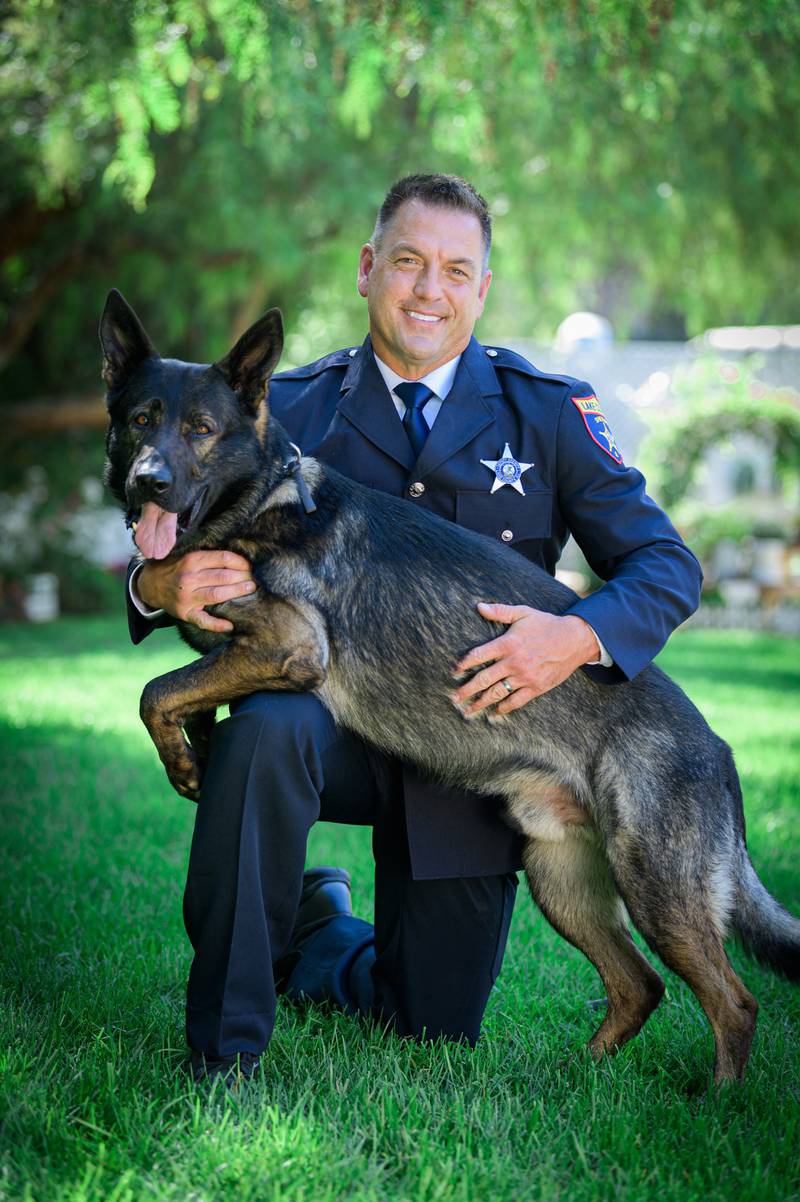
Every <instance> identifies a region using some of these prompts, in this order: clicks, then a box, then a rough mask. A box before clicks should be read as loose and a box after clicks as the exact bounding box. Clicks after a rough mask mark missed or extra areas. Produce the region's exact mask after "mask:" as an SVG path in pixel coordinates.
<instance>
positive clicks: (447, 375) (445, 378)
mask: <svg viewBox="0 0 800 1202" xmlns="http://www.w3.org/2000/svg"><path fill="white" fill-rule="evenodd" d="M372 353H373V355H375V350H374V348H373V351H372ZM375 362H376V363H377V365H378V371H379V372H380V373H381V375H382V376H383V379H384V381H385V383H386V387H387V388H388V389H389V392H391V393H393V392H394V390H395V388H396V386H397V385H398V384H402V383H403V382H404V377H403V376H399V375H398V374H397V372H396V371H393V370H392V368H391V367H389V365H388V363H384V362H383V360H382V359H380V358H378V356H377V355H375ZM460 362H461V356H460V355H456V357H455V359H450V360H449V361H448V362H447V363H442V365H441V366H440V367H435V368H434V369H433V371H429V372H428V374H427V376H423V377H422V379H421V380H420V381H419V383H420V384H426V385H427V387H428V388H430V390H431V392H433V393H435V395H436V396H437V397H439V399H440V400H442V401H443V400H444V398H445V397H446V396H447V394H448V392H449V391H450V389H451V388H452V387H453V381H454V380H455V378H456V371H457V370H458V365H459V363H460Z"/></svg>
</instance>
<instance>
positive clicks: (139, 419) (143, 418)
mask: <svg viewBox="0 0 800 1202" xmlns="http://www.w3.org/2000/svg"><path fill="white" fill-rule="evenodd" d="M133 424H134V425H135V426H149V425H150V418H149V417H148V416H147V414H146V413H137V414H136V417H135V418H134V419H133Z"/></svg>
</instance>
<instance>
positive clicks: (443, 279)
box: [358, 200, 492, 380]
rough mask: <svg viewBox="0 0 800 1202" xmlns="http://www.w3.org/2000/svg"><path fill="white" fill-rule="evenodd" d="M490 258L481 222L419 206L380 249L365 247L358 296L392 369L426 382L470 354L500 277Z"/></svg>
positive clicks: (387, 232) (402, 212) (408, 206)
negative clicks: (487, 265)
mask: <svg viewBox="0 0 800 1202" xmlns="http://www.w3.org/2000/svg"><path fill="white" fill-rule="evenodd" d="M483 255H484V250H483V236H482V231H481V226H480V222H479V221H478V219H477V217H475V216H473V214H472V213H465V212H462V211H461V210H459V209H449V208H444V207H442V206H439V205H435V206H434V205H427V204H423V203H422V202H421V201H418V200H408V201H406V202H405V204H403V205H401V206H400V208H399V209H398V210H397V212H396V213H395V215H394V217H393V218H392V220H391V221H390V222H389V224H388V225H387V226H386V228H385V229H384V231H383V236H382V238H381V240H380V245H379V247H378V248H377V249H376V248H373V246H372V245H371V244H370V243H367V245H366V246H364V247H362V249H361V256H360V259H359V265H358V291H359V292H360V293H361V295H362V296H365V297H366V298H367V307H368V309H369V328H370V334H371V335H372V345H373V347H374V349H375V353H376V354H377V355H378V356H379V357H380V358H381V359H382V360H383V361H384V363H387V364H388V365H389V367H391V368H393V369H394V370H395V371H396V372H397V373H398V374H399V375H401V376H403V377H404V378H405V379H408V380H418V379H420V377H421V376H424V375H427V374H428V372H430V371H433V369H434V368H435V367H439V366H440V365H441V364H442V363H447V362H448V360H450V359H453V358H455V356H456V355H459V354H460V353H461V352H462V351H463V350H464V348H465V347H466V345H467V343H468V342H469V340H470V337H471V335H472V329H473V326H474V325H475V322H476V321H477V320H478V318H479V317H480V315H481V313H482V312H483V305H484V301H485V300H486V293H487V291H488V289H489V283H490V281H491V278H492V273H491V272H490V271H486V272H484V270H483Z"/></svg>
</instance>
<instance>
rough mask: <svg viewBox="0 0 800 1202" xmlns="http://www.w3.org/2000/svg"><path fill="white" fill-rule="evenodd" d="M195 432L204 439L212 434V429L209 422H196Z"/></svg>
mask: <svg viewBox="0 0 800 1202" xmlns="http://www.w3.org/2000/svg"><path fill="white" fill-rule="evenodd" d="M194 432H195V434H199V435H200V437H201V438H204V437H205V435H206V434H210V433H211V427H210V426H209V424H208V422H195V427H194Z"/></svg>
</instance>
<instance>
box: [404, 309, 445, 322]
mask: <svg viewBox="0 0 800 1202" xmlns="http://www.w3.org/2000/svg"><path fill="white" fill-rule="evenodd" d="M406 313H407V314H408V316H409V317H416V319H417V321H441V320H442V319H441V317H437V316H436V314H435V313H417V311H416V309H406Z"/></svg>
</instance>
